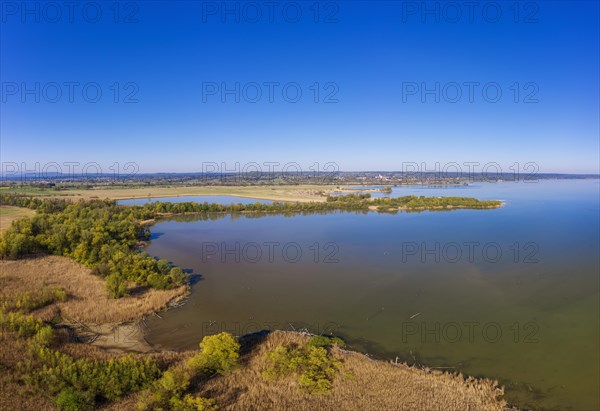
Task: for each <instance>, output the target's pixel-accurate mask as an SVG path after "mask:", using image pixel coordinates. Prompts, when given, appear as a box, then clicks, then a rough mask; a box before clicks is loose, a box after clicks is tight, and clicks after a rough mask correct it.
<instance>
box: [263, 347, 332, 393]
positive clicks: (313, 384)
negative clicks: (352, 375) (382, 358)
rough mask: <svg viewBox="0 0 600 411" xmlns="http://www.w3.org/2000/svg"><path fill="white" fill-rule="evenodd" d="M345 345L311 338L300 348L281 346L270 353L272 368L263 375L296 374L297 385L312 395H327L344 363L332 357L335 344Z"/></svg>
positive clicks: (269, 358) (275, 376)
mask: <svg viewBox="0 0 600 411" xmlns="http://www.w3.org/2000/svg"><path fill="white" fill-rule="evenodd" d="M340 344H343V342H342V341H341V340H340V339H338V338H335V339H332V338H328V337H323V336H316V337H312V338H311V339H310V340H309V341H308V343H306V344H304V345H301V346H284V345H281V344H280V345H278V346H277V347H276V348H275V349H274V350H273V351H271V352H270V353H269V354H268V361H269V367H268V368H267V369H266V370H265V371H263V375H264V376H265V377H266V378H269V379H275V378H279V377H282V376H285V375H289V374H294V375H296V376H297V378H298V384H299V385H300V387H302V388H303V389H304V390H306V391H307V392H309V393H311V394H327V393H329V392H330V391H331V388H332V387H333V380H334V378H335V376H336V374H337V372H338V370H339V367H340V364H341V362H340V361H339V360H337V359H335V358H334V357H333V355H332V354H331V347H332V346H333V345H338V346H339V345H340Z"/></svg>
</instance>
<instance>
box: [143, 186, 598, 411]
mask: <svg viewBox="0 0 600 411" xmlns="http://www.w3.org/2000/svg"><path fill="white" fill-rule="evenodd" d="M407 194H416V195H427V196H439V195H453V196H470V197H476V198H480V199H500V200H504V201H505V205H504V206H503V207H501V208H499V209H493V210H454V211H437V212H419V213H416V212H410V213H398V214H378V213H363V212H359V213H353V212H329V213H314V214H307V215H296V216H283V215H263V216H257V215H252V214H243V215H216V216H214V217H213V218H212V219H209V220H207V219H206V218H203V219H199V218H196V217H186V218H184V219H181V218H180V219H179V220H177V221H174V220H173V221H163V222H160V223H158V224H156V225H154V226H153V227H152V228H151V230H152V234H153V237H152V242H151V244H150V245H149V247H148V248H147V251H148V252H149V253H150V254H151V255H155V256H158V257H160V258H165V259H167V260H169V261H171V262H173V263H174V264H177V265H179V266H181V267H183V268H185V269H188V270H190V271H191V272H193V273H194V274H196V276H194V278H195V281H194V284H193V286H192V294H191V296H190V299H189V301H188V303H187V304H185V305H184V306H182V307H180V308H178V309H175V310H171V311H167V312H165V313H164V314H161V317H162V319H159V318H157V317H154V316H152V317H150V318H148V319H147V324H148V331H147V335H146V338H147V340H148V341H149V342H151V343H153V344H157V345H159V346H162V347H165V348H170V349H191V348H197V345H198V343H199V341H200V340H201V339H202V337H203V336H205V335H208V334H214V333H217V332H220V331H230V332H232V333H234V334H237V335H239V334H245V333H249V332H254V331H257V330H260V329H267V328H268V329H275V328H277V329H286V330H291V329H295V330H298V329H303V328H306V329H308V330H309V331H312V332H315V333H332V334H335V335H339V336H342V337H343V338H344V339H345V340H346V341H347V342H348V343H349V345H350V347H351V348H352V349H355V350H359V351H363V352H367V353H369V354H371V355H373V356H374V357H377V358H382V359H395V358H396V357H398V358H399V360H402V361H407V362H408V363H410V364H418V365H426V366H430V367H439V368H440V369H444V370H449V371H453V370H456V371H460V372H464V373H466V374H469V375H473V376H484V377H489V378H492V379H497V380H499V381H500V383H501V384H502V385H504V386H505V387H506V398H507V400H508V401H509V402H511V403H513V404H516V405H518V406H520V407H523V408H525V407H532V408H535V409H542V408H543V409H553V410H555V409H565V410H566V409H576V410H597V409H599V408H600V403H599V399H598V385H599V384H600V381H599V373H600V370H599V362H600V357H599V353H598V350H597V348H598V346H599V344H600V338H599V334H600V330H599V321H598V316H599V305H600V300H599V274H598V273H599V272H600V261H599V248H600V217H599V216H600V180H540V181H539V182H537V183H525V182H518V183H517V182H502V183H473V184H472V185H470V186H467V187H452V188H449V187H437V188H423V187H397V188H395V189H394V192H393V194H392V195H394V196H396V195H407ZM215 201H217V200H215Z"/></svg>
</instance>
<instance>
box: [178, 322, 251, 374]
mask: <svg viewBox="0 0 600 411" xmlns="http://www.w3.org/2000/svg"><path fill="white" fill-rule="evenodd" d="M239 357H240V344H239V343H238V342H237V341H236V340H235V338H233V336H232V335H231V334H228V333H225V332H223V333H220V334H217V335H211V336H208V337H204V339H203V340H202V342H201V343H200V353H198V354H196V355H195V356H194V357H192V358H190V360H189V361H188V364H187V365H188V367H189V368H190V369H192V370H194V372H195V373H197V374H198V373H199V374H204V375H212V374H223V373H225V372H227V371H229V370H231V369H232V368H233V367H234V366H235V365H236V364H237V361H238V358H239Z"/></svg>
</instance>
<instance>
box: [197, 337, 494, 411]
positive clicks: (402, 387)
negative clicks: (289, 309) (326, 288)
mask: <svg viewBox="0 0 600 411" xmlns="http://www.w3.org/2000/svg"><path fill="white" fill-rule="evenodd" d="M307 338H308V337H306V336H303V335H299V334H297V333H291V332H282V331H275V332H273V333H270V334H268V335H267V336H266V338H264V340H262V341H259V342H258V344H257V345H256V346H255V347H254V348H253V350H252V351H251V352H250V353H249V354H247V355H246V356H243V357H242V358H241V361H242V363H244V364H245V366H244V367H240V368H239V369H237V370H235V371H233V372H232V373H230V374H227V375H225V376H222V377H217V378H213V379H211V380H210V381H208V382H207V383H204V384H202V385H201V386H200V389H199V390H198V394H200V395H202V396H210V397H211V398H215V399H216V400H217V404H218V405H219V407H220V408H219V409H221V410H248V411H250V410H257V411H258V410H297V411H309V410H373V411H376V410H411V411H412V410H449V411H451V410H456V411H465V410H473V411H487V410H489V411H492V410H497V411H500V410H503V409H505V406H506V403H505V402H504V401H503V400H501V398H500V397H501V396H502V395H503V391H502V390H501V389H499V388H497V387H496V386H495V384H494V382H492V381H488V380H475V379H469V380H465V379H463V378H462V376H458V375H453V374H448V373H443V372H440V371H433V372H432V371H427V370H423V369H418V368H412V367H409V366H407V365H404V364H391V363H387V362H383V361H374V360H372V359H370V358H368V357H367V356H365V355H363V354H359V353H353V352H349V351H343V350H339V349H334V355H335V356H336V357H337V358H338V359H340V360H341V361H342V362H343V364H342V368H341V370H340V373H339V375H338V376H337V377H336V380H335V381H334V387H333V390H332V391H331V393H329V394H325V395H310V394H307V393H304V392H303V391H302V390H301V389H300V387H299V386H298V383H297V379H296V378H293V377H290V378H284V379H281V380H275V381H273V380H267V379H265V378H264V377H263V376H262V375H261V372H262V371H263V370H264V369H265V368H266V366H267V362H266V354H267V352H269V351H271V350H273V349H274V348H275V347H276V346H277V345H278V344H284V345H287V344H301V343H303V342H305V341H306V340H307Z"/></svg>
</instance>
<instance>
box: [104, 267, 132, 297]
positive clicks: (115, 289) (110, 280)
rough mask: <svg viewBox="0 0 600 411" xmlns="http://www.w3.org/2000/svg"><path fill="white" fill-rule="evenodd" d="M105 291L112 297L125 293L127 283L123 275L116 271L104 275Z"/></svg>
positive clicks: (121, 295)
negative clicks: (106, 275)
mask: <svg viewBox="0 0 600 411" xmlns="http://www.w3.org/2000/svg"><path fill="white" fill-rule="evenodd" d="M105 286H106V291H107V292H108V295H110V296H111V297H113V298H121V297H125V296H126V295H127V283H126V280H125V277H123V276H122V275H121V274H120V273H118V272H113V273H112V274H110V275H109V276H108V277H106V285H105Z"/></svg>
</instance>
